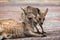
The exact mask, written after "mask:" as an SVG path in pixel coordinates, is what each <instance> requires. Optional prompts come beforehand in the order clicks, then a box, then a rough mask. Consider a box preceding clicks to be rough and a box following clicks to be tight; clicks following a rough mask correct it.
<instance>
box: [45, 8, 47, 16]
mask: <svg viewBox="0 0 60 40" xmlns="http://www.w3.org/2000/svg"><path fill="white" fill-rule="evenodd" d="M47 12H48V8H47V9H46V10H45V12H44V16H46V14H47Z"/></svg>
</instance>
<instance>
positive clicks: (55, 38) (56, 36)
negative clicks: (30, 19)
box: [0, 5, 60, 40]
mask: <svg viewBox="0 0 60 40" xmlns="http://www.w3.org/2000/svg"><path fill="white" fill-rule="evenodd" d="M25 6H27V5H25ZM25 6H24V7H25ZM33 6H34V5H33ZM20 7H23V5H22V6H20V5H18V6H17V5H16V6H15V5H10V6H9V5H6V6H5V5H0V19H9V18H11V19H14V20H18V21H19V17H20V15H19V13H20ZM34 7H38V8H40V9H41V10H45V8H48V9H49V11H48V14H47V16H46V20H45V22H44V25H43V27H44V30H45V31H46V33H47V34H46V35H47V37H27V38H17V39H6V40H60V6H43V7H41V6H34ZM17 15H18V16H17Z"/></svg>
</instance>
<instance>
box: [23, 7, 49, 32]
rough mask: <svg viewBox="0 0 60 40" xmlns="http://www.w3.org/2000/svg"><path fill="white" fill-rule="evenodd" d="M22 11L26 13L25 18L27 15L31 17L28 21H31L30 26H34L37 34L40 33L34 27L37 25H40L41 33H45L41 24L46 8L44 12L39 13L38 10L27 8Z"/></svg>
mask: <svg viewBox="0 0 60 40" xmlns="http://www.w3.org/2000/svg"><path fill="white" fill-rule="evenodd" d="M24 10H25V12H26V16H28V17H29V15H30V16H31V17H30V19H33V22H32V23H33V24H32V25H34V27H35V28H36V30H37V33H41V32H39V30H38V28H37V27H36V25H37V24H39V25H40V27H41V29H42V33H45V32H44V30H43V27H42V24H43V22H44V20H45V16H46V14H47V12H48V8H47V9H46V10H45V11H44V12H41V11H40V9H38V8H35V7H31V6H27V7H26V8H24ZM32 15H34V17H32Z"/></svg>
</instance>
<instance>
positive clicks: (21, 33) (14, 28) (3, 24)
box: [0, 13, 44, 39]
mask: <svg viewBox="0 0 60 40" xmlns="http://www.w3.org/2000/svg"><path fill="white" fill-rule="evenodd" d="M24 14H25V13H24ZM22 17H23V16H22ZM0 29H1V31H0V35H1V36H3V38H6V39H9V38H19V37H20V38H21V37H31V36H33V37H42V36H44V35H43V34H37V33H35V32H34V31H33V27H32V26H31V23H30V22H29V19H28V18H27V17H25V18H24V21H22V22H17V21H15V20H10V19H8V20H7V19H6V20H0Z"/></svg>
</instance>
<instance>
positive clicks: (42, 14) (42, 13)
mask: <svg viewBox="0 0 60 40" xmlns="http://www.w3.org/2000/svg"><path fill="white" fill-rule="evenodd" d="M47 12H48V8H47V9H46V10H45V11H43V12H40V15H41V16H46V14H47Z"/></svg>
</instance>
